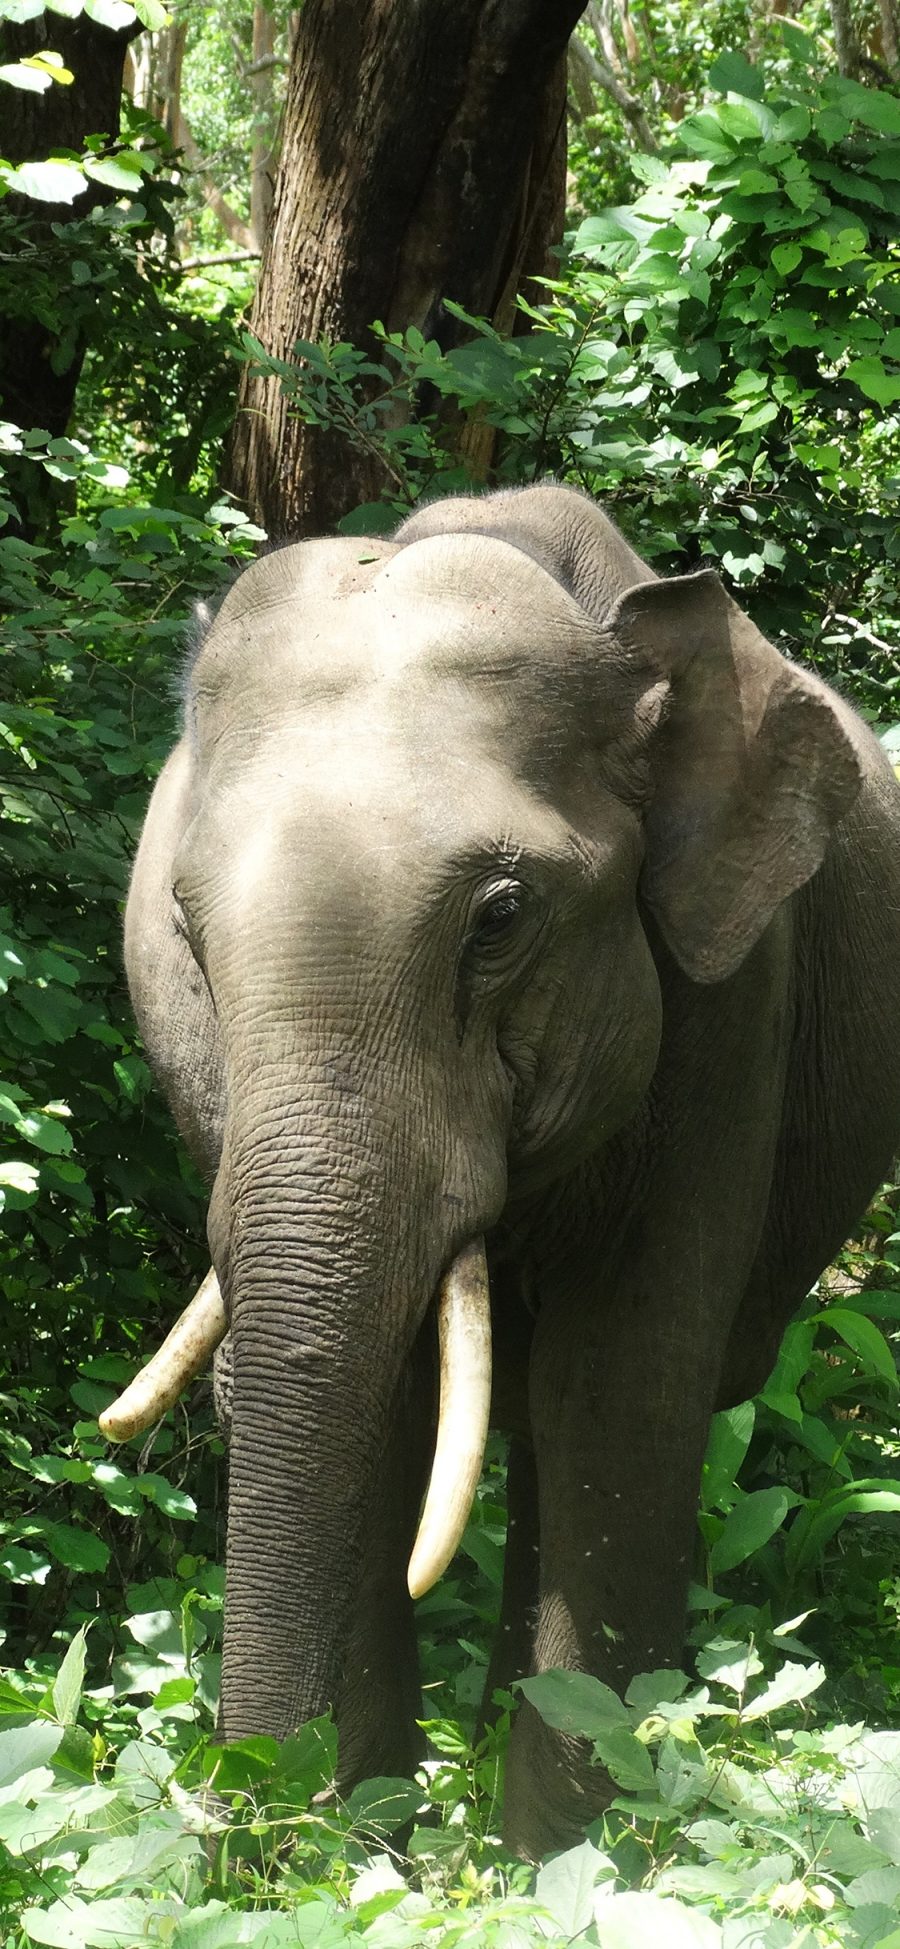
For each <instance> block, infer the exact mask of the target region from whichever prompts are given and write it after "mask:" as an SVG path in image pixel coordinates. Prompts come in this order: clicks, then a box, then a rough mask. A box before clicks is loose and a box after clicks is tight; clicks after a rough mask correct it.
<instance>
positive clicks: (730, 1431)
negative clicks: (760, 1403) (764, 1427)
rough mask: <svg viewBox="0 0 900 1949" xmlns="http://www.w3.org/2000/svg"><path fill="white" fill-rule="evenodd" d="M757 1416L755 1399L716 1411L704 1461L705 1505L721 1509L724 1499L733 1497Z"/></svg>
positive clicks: (703, 1488) (727, 1499) (703, 1487)
mask: <svg viewBox="0 0 900 1949" xmlns="http://www.w3.org/2000/svg"><path fill="white" fill-rule="evenodd" d="M755 1419H756V1409H755V1407H754V1405H753V1402H752V1401H741V1402H739V1404H738V1406H737V1407H736V1408H726V1409H725V1410H724V1411H723V1412H722V1413H721V1414H714V1415H713V1418H712V1422H711V1424H710V1430H709V1441H708V1443H707V1448H706V1460H705V1462H704V1464H703V1481H702V1491H701V1493H702V1496H703V1506H704V1509H718V1508H719V1507H720V1506H721V1504H722V1502H723V1499H724V1500H726V1501H727V1502H729V1503H730V1502H732V1501H733V1500H734V1489H733V1484H734V1478H735V1476H736V1475H737V1472H738V1469H739V1468H740V1466H741V1463H742V1461H743V1459H744V1456H745V1455H746V1453H747V1450H748V1448H749V1446H750V1440H751V1437H752V1434H753V1425H754V1422H755Z"/></svg>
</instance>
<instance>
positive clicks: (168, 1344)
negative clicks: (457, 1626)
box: [100, 1238, 491, 1597]
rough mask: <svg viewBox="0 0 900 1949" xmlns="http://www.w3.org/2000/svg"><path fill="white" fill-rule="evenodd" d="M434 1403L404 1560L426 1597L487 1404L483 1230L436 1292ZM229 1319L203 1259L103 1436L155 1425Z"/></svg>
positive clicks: (476, 1469) (471, 1489)
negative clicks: (421, 1491) (430, 1441)
mask: <svg viewBox="0 0 900 1949" xmlns="http://www.w3.org/2000/svg"><path fill="white" fill-rule="evenodd" d="M437 1314H438V1335H439V1341H440V1407H439V1413H438V1427H437V1437H436V1440H435V1449H434V1460H433V1462H432V1466H431V1476H430V1480H429V1483H428V1490H427V1493H426V1496H425V1501H424V1504H423V1507H422V1514H421V1516H420V1518H419V1527H418V1531H417V1534H416V1540H415V1542H414V1544H413V1548H412V1554H411V1556H410V1559H409V1567H408V1570H407V1584H408V1586H409V1592H410V1596H411V1597H424V1595H425V1593H426V1591H428V1590H430V1589H431V1587H432V1585H433V1584H435V1583H437V1580H438V1578H439V1577H440V1576H442V1575H443V1572H444V1571H445V1570H446V1568H447V1565H448V1563H449V1562H450V1559H451V1557H452V1556H453V1555H454V1553H455V1551H456V1549H457V1547H458V1545H459V1542H460V1539H461V1537H462V1534H463V1530H464V1529H465V1527H466V1523H467V1522H468V1519H469V1511H470V1510H471V1507H472V1502H473V1500H474V1496H475V1490H476V1488H477V1487H478V1481H479V1477H480V1475H481V1465H482V1462H483V1460H484V1445H485V1442H486V1440H487V1431H488V1418H489V1414H490V1405H491V1302H490V1288H489V1284H488V1271H487V1259H486V1257H485V1250H484V1240H483V1239H482V1238H478V1239H475V1240H473V1241H472V1243H471V1244H470V1245H466V1246H464V1247H463V1249H462V1251H461V1252H459V1253H457V1256H456V1258H455V1259H454V1261H453V1264H452V1265H451V1266H450V1267H449V1269H448V1271H447V1272H445V1273H444V1276H443V1278H442V1279H441V1282H440V1285H439V1288H438V1294H437ZM227 1329H228V1320H227V1317H226V1313H225V1303H224V1301H223V1298H222V1293H221V1290H220V1287H219V1281H218V1279H217V1277H216V1274H215V1272H214V1271H213V1270H212V1269H210V1271H209V1272H208V1273H207V1275H206V1278H205V1279H204V1280H203V1282H202V1284H201V1285H200V1286H199V1287H198V1289H197V1292H196V1293H195V1294H194V1297H193V1299H192V1300H191V1302H190V1305H189V1306H186V1307H185V1310H184V1312H183V1313H182V1314H180V1316H179V1318H178V1319H177V1320H176V1322H175V1325H174V1326H173V1328H172V1330H171V1332H170V1333H169V1334H167V1336H166V1338H165V1340H164V1341H163V1344H162V1346H161V1347H160V1348H159V1351H158V1352H157V1353H155V1354H154V1355H153V1357H152V1359H151V1360H148V1361H147V1363H146V1366H144V1367H142V1368H141V1371H140V1373H139V1374H136V1375H135V1378H134V1380H133V1381H131V1382H130V1383H129V1385H128V1386H127V1387H126V1388H125V1390H124V1393H122V1394H120V1395H119V1397H118V1399H117V1400H115V1401H113V1402H112V1403H111V1405H110V1406H109V1407H108V1408H105V1409H104V1412H103V1413H102V1414H101V1416H100V1432H101V1434H103V1435H105V1436H106V1439H107V1441H116V1442H121V1441H130V1440H131V1438H132V1436H133V1435H139V1434H142V1433H143V1431H144V1429H146V1428H152V1427H153V1425H154V1423H155V1422H157V1421H159V1420H160V1418H161V1417H162V1415H164V1414H165V1413H166V1411H167V1409H168V1408H170V1407H172V1406H173V1405H174V1403H175V1402H176V1401H177V1400H178V1399H179V1396H180V1395H181V1394H183V1393H184V1390H185V1388H186V1387H187V1386H188V1385H189V1383H190V1382H191V1381H192V1380H193V1379H194V1377H195V1375H197V1374H199V1373H200V1372H201V1371H202V1369H203V1368H204V1367H205V1366H207V1365H208V1363H209V1361H210V1360H211V1358H212V1355H213V1354H214V1352H215V1350H216V1347H217V1346H218V1345H219V1343H220V1341H221V1340H223V1339H224V1337H225V1334H226V1332H227Z"/></svg>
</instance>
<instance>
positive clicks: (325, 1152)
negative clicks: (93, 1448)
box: [104, 481, 900, 1858]
mask: <svg viewBox="0 0 900 1949" xmlns="http://www.w3.org/2000/svg"><path fill="white" fill-rule="evenodd" d="M125 955H126V967H127V974H128V981H129V985H130V991H131V996H132V999H133V1006H134V1011H135V1015H136V1018H137V1022H138V1025H139V1028H140V1031H141V1034H142V1036H143V1038H144V1041H145V1043H146V1047H147V1050H148V1052H149V1058H150V1061H151V1064H152V1067H153V1070H154V1072H155V1075H156V1077H157V1079H158V1080H159V1082H160V1084H161V1086H162V1088H163V1090H164V1091H165V1093H166V1095H167V1097H168V1100H169V1103H170V1105H171V1108H172V1111H173V1113H174V1116H175V1118H176V1120H177V1123H178V1125H179V1127H180V1129H181V1131H182V1133H183V1136H184V1138H185V1140H186V1142H187V1145H188V1147H189V1149H190V1151H191V1153H192V1155H193V1157H194V1158H195V1159H196V1161H197V1163H198V1164H199V1166H200V1168H201V1170H202V1171H203V1172H204V1174H205V1176H206V1179H207V1182H208V1184H209V1187H210V1199H209V1217H208V1240H209V1248H210V1254H211V1259H212V1265H213V1268H214V1271H213V1272H211V1274H210V1275H209V1278H208V1279H207V1280H206V1281H205V1282H204V1286H203V1288H202V1289H201V1293H200V1295H199V1296H198V1299H197V1301H196V1303H195V1304H194V1305H193V1306H192V1307H189V1308H188V1310H187V1313H186V1314H185V1315H184V1316H183V1319H182V1322H181V1323H179V1326H178V1327H176V1328H175V1329H174V1330H173V1334H172V1335H171V1336H170V1338H169V1341H168V1342H167V1343H166V1347H165V1348H164V1349H163V1351H162V1352H161V1353H160V1354H158V1355H157V1356H155V1357H154V1360H153V1361H151V1363H150V1367H149V1369H147V1370H145V1373H144V1374H143V1375H142V1376H139V1377H138V1379H137V1380H136V1381H135V1382H134V1383H133V1384H132V1387H131V1389H129V1390H128V1391H127V1392H126V1395H125V1396H123V1399H122V1401H121V1402H120V1403H118V1404H117V1405H116V1406H115V1407H113V1408H112V1409H111V1410H110V1411H109V1413H108V1415H107V1417H106V1418H105V1421H104V1425H105V1427H106V1429H107V1431H108V1432H109V1433H110V1434H111V1435H113V1436H117V1437H124V1435H126V1434H128V1433H130V1432H131V1431H132V1429H133V1428H134V1427H135V1426H137V1425H144V1424H146V1423H147V1422H148V1421H149V1422H152V1421H153V1420H154V1418H155V1417H157V1416H158V1415H159V1413H160V1412H161V1410H162V1408H163V1407H164V1406H165V1405H166V1403H167V1402H168V1401H169V1400H170V1399H171V1398H172V1397H173V1395H174V1393H176V1392H177V1390H178V1388H179V1387H181V1386H182V1385H183V1384H184V1382H185V1380H186V1379H187V1378H188V1377H189V1376H190V1375H191V1374H192V1373H193V1372H195V1371H197V1370H198V1369H199V1367H200V1366H201V1365H202V1364H203V1363H204V1361H206V1360H208V1358H209V1353H210V1350H211V1348H212V1346H213V1345H214V1344H215V1343H216V1341H217V1340H218V1339H220V1338H221V1336H222V1334H223V1333H224V1332H225V1331H226V1329H228V1331H229V1333H230V1347H231V1396H232V1399H231V1411H230V1419H231V1428H230V1448H229V1511H228V1534H227V1566H226V1599H225V1623H224V1649H223V1670H222V1697H221V1707H220V1735H221V1737H223V1738H225V1739H235V1738H240V1737H244V1736H246V1735H249V1734H255V1733H267V1734H270V1735H274V1736H275V1737H276V1738H282V1737H284V1736H286V1735H287V1734H288V1733H289V1732H290V1731H291V1730H292V1728H294V1727H296V1726H297V1725H299V1724H301V1723H302V1722H304V1721H306V1720H308V1719H309V1718H311V1717H312V1716H314V1715H317V1714H319V1713H322V1712H323V1711H325V1710H326V1709H328V1708H332V1709H333V1710H334V1712H335V1715H336V1720H337V1725H338V1733H339V1768H340V1783H341V1784H342V1785H343V1786H344V1787H346V1786H347V1785H349V1784H351V1783H352V1782H353V1781H355V1780H357V1779H359V1778H361V1777H364V1776H367V1775H373V1774H408V1773H409V1772H410V1770H411V1769H412V1768H413V1767H414V1766H415V1765H416V1763H417V1758H418V1755H419V1751H420V1748H419V1740H420V1737H421V1735H420V1733H419V1731H418V1728H417V1723H416V1721H417V1715H418V1714H419V1712H420V1704H419V1692H418V1678H417V1665H416V1643H415V1626H414V1601H413V1596H412V1595H411V1594H410V1591H411V1590H412V1591H413V1592H421V1591H422V1590H423V1589H424V1588H426V1587H427V1586H428V1584H429V1583H431V1582H432V1581H433V1580H434V1579H435V1578H436V1577H437V1576H438V1575H439V1574H440V1573H441V1570H442V1568H443V1567H444V1565H445V1564H446V1562H447V1560H448V1558H449V1555H450V1554H451V1553H452V1551H453V1548H454V1546H455V1544H456V1543H457V1542H458V1539H459V1535H460V1533H461V1530H462V1527H463V1525H464V1523H465V1520H466V1513H467V1510H468V1508H469V1505H470V1502H471V1496H472V1492H473V1487H474V1482H475V1480H476V1479H477V1474H478V1468H479V1465H480V1459H481V1454H482V1449H483V1443H484V1433H485V1428H486V1426H487V1424H488V1420H489V1419H490V1420H491V1422H492V1423H493V1424H494V1425H496V1426H499V1427H500V1428H502V1429H504V1430H506V1432H507V1433H508V1434H509V1437H510V1459H509V1508H510V1526H509V1537H508V1543H507V1549H506V1557H505V1569H504V1581H503V1590H502V1610H501V1624H500V1629H499V1632H498V1639H497V1644H496V1647H495V1651H494V1654H493V1657H492V1661H491V1666H490V1671H489V1678H488V1694H489V1695H490V1693H491V1692H492V1690H493V1688H495V1687H497V1686H501V1685H505V1686H509V1685H510V1684H512V1683H513V1681H514V1680H516V1679H517V1678H519V1677H523V1676H527V1675H528V1674H529V1673H532V1674H533V1673H535V1672H540V1671H544V1670H547V1669H550V1668H555V1667H565V1668H570V1669H573V1670H579V1671H586V1672H590V1673H593V1674H595V1675H596V1676H597V1677H599V1678H600V1679H602V1680H604V1681H606V1682H607V1683H608V1684H609V1685H611V1686H612V1687H614V1688H615V1690H616V1691H618V1692H620V1693H621V1692H622V1690H623V1689H624V1688H625V1687H626V1686H627V1684H628V1683H629V1681H630V1679H631V1678H632V1676H633V1675H634V1674H636V1673H638V1672H641V1671H646V1670H649V1669H653V1668H658V1667H661V1666H662V1667H664V1666H666V1665H673V1664H677V1663H678V1660H679V1658H680V1656H681V1654H682V1647H683V1640H684V1632H685V1617H686V1604H687V1592H688V1582H689V1577H690V1573H691V1564H692V1556H693V1551H694V1541H695V1534H696V1530H695V1524H696V1509H697V1501H698V1494H699V1484H700V1477H701V1469H702V1464H703V1457H704V1451H705V1446H706V1442H707V1438H708V1433H709V1428H710V1422H711V1417H712V1416H713V1414H714V1413H715V1412H716V1410H717V1409H719V1408H721V1407H724V1406H727V1405H731V1404H734V1403H736V1402H737V1401H739V1400H742V1399H744V1398H746V1397H748V1396H750V1395H752V1394H753V1393H754V1392H755V1391H756V1390H757V1389H758V1388H759V1387H760V1386H762V1385H763V1384H764V1382H765V1380H766V1378H767V1375H768V1374H769V1373H770V1371H771V1368H772V1366H773V1363H774V1360H775V1357H776V1354H777V1350H778V1346H779V1342H780V1338H781V1336H782V1334H783V1332H784V1329H785V1327H786V1325H787V1323H788V1321H789V1320H790V1318H791V1316H792V1314H794V1312H795V1311H796V1309H797V1308H798V1306H799V1305H800V1304H801V1303H802V1302H803V1300H804V1298H805V1296H806V1294H807V1293H808V1291H809V1290H810V1288H811V1287H812V1286H813V1284H814V1282H815V1280H816V1279H817V1278H818V1276H819V1274H820V1273H821V1272H822V1270H823V1268H824V1267H825V1266H826V1265H827V1264H828V1263H829V1261H830V1260H831V1259H832V1258H833V1256H834V1254H835V1252H836V1250H837V1249H838V1248H839V1247H840V1245H841V1244H842V1242H843V1241H844V1239H845V1238H846V1236H847V1235H848V1233H849V1232H850V1230H851V1227H852V1226H853V1225H854V1223H855V1222H856V1221H857V1219H858V1218H859V1216H860V1215H861V1213H862V1212H863V1211H864V1209H865V1207H866V1204H867V1202H868V1201H869V1199H870V1197H871V1195H872V1193H873V1191H874V1190H875V1189H876V1188H877V1187H878V1185H879V1183H880V1182H881V1181H882V1180H883V1178H884V1176H885V1175H886V1173H887V1171H888V1169H889V1167H890V1163H891V1160H892V1157H893V1156H894V1154H895V1150H896V1147H897V1143H898V1136H900V1038H898V1034H897V1015H898V998H900V785H898V783H897V780H896V779H895V777H894V775H893V772H892V770H891V768H890V766H889V765H888V763H887V762H886V760H885V757H884V755H883V752H882V750H881V747H880V746H879V744H878V742H877V740H876V738H875V737H874V736H873V735H872V734H871V732H870V731H869V729H868V728H867V727H866V725H865V724H864V723H863V722H862V720H861V719H860V718H859V717H858V716H857V715H856V714H855V712H854V711H853V709H852V708H851V707H850V705H849V704H848V703H847V702H846V700H845V699H844V698H843V697H841V696H840V695H838V694H836V693H835V692H834V691H832V690H831V689H829V688H828V687H827V686H826V684H825V683H824V682H823V681H822V680H821V679H820V678H819V676H818V675H817V674H815V673H814V672H813V670H812V669H810V668H807V667H806V666H805V665H800V664H797V663H793V662H790V661H788V660H787V659H786V658H785V657H784V656H782V655H781V654H780V653H779V652H778V651H777V650H776V649H775V648H774V647H773V646H772V645H771V644H770V643H768V642H767V641H766V640H765V639H764V637H763V636H762V635H761V634H760V632H759V631H758V630H757V629H756V628H755V626H754V625H753V624H752V622H751V621H750V620H749V619H748V618H747V616H746V615H745V614H744V613H743V612H742V610H741V609H740V608H739V607H738V606H737V605H736V604H735V602H734V601H733V600H732V599H731V598H730V597H729V596H728V595H727V594H726V592H725V590H724V589H723V587H722V584H721V583H720V581H719V579H718V577H717V576H716V574H715V573H714V572H712V571H711V570H709V569H703V570H700V571H699V572H695V573H687V574H685V575H682V576H677V577H660V576H658V575H656V574H655V573H654V571H653V570H652V569H651V568H650V567H648V565H647V564H646V563H645V562H644V561H642V560H641V559H640V558H639V557H638V555H637V554H636V553H635V552H634V551H633V550H632V548H631V547H630V545H629V544H628V542H627V541H626V540H625V539H624V537H623V536H622V534H621V533H620V532H619V531H618V529H617V528H616V527H615V526H614V525H613V523H612V522H611V520H610V519H609V518H608V517H607V516H606V515H605V514H604V513H603V512H602V511H601V510H600V509H599V508H598V507H597V506H596V505H595V504H594V503H593V502H592V501H591V500H590V499H588V498H587V497H586V496H584V495H583V494H582V493H581V492H580V491H578V490H576V489H574V488H571V487H568V486H564V485H561V484H557V483H555V482H552V481H548V482H544V483H539V484H536V485H533V486H530V487H527V488H522V489H507V490H504V491H500V492H497V493H490V494H485V495H483V496H481V497H468V498H467V497H461V498H454V499H447V500H439V501H435V502H432V503H430V504H427V505H423V506H421V507H419V508H418V509H416V510H414V511H413V513H412V514H411V515H410V516H409V517H408V518H407V519H406V520H405V521H404V522H403V523H402V525H400V526H399V527H398V528H397V530H396V532H395V533H394V534H393V536H392V537H391V538H390V539H388V538H385V537H384V536H377V537H374V538H372V539H363V540H360V539H359V538H358V537H341V538H337V539H324V540H303V541H299V542H294V543H291V544H289V545H287V546H284V547H281V548H279V549H277V550H273V551H272V552H269V553H267V554H264V555H262V556H261V557H259V558H258V559H257V560H255V561H254V562H253V564H252V565H251V566H249V567H248V568H246V569H245V570H244V571H243V572H242V573H241V574H240V575H239V576H238V578H237V579H236V581H235V582H234V583H233V585H232V586H231V588H230V589H229V591H228V593H227V594H226V596H225V598H224V601H223V602H222V604H221V606H220V608H219V610H218V613H217V614H216V616H215V617H214V619H213V620H212V621H211V622H210V623H209V625H208V627H207V628H206V630H205V633H204V634H203V637H202V641H201V642H200V645H199V648H198V649H197V650H196V652H195V654H194V657H193V661H192V663H191V667H190V670H189V673H188V676H187V678H186V687H185V707H184V728H183V732H182V735H181V737H180V740H179V742H178V744H177V746H176V748H175V750H174V751H173V753H172V755H171V756H170V758H169V760H168V762H167V764H166V766H165V768H164V770H163V772H162V774H161V776H160V778H159V780H158V783H157V785H156V788H155V790H154V792H153V796H152V800H151V804H150V808H149V812H148V815H147V820H146V824H145V827H144V830H143V835H142V838H141V841H140V847H139V850H138V854H137V859H136V863H135V867H134V873H133V878H132V882H131V890H130V894H129V898H128V903H127V911H126V921H125ZM438 1338H440V1341H441V1355H440V1359H438V1355H437V1352H436V1341H437V1339H438ZM491 1359H492V1363H493V1365H492V1376H493V1378H492V1380H491ZM438 1412H439V1423H438V1432H437V1435H435V1423H436V1420H437V1419H438ZM432 1456H434V1463H433V1468H432V1469H431V1480H430V1487H429V1489H428V1497H427V1503H426V1510H425V1516H424V1517H423V1519H422V1524H421V1527H420V1528H418V1540H416V1539H417V1525H418V1523H419V1512H420V1507H421V1504H422V1498H423V1495H424V1493H425V1490H426V1484H427V1482H428V1478H429V1468H430V1465H431V1462H432ZM411 1553H412V1566H411V1568H410V1567H409V1566H410V1557H411ZM505 1794H506V1798H505V1815H504V1822H505V1826H504V1832H505V1835H506V1838H507V1840H508V1842H509V1844H510V1846H511V1847H512V1848H513V1849H514V1850H517V1851H518V1852H519V1853H520V1854H521V1855H523V1856H525V1857H526V1858H538V1857H540V1856H541V1854H543V1853H544V1852H545V1851H547V1850H548V1849H552V1848H558V1847H562V1846H566V1845H569V1844H571V1843H572V1842H573V1841H574V1840H575V1839H577V1838H578V1837H579V1836H580V1835H581V1834H582V1833H583V1831H584V1826H585V1824H586V1823H587V1822H588V1821H589V1820H590V1819H591V1818H592V1817H593V1816H595V1815H596V1814H597V1812H598V1810H601V1809H602V1808H603V1806H604V1804H606V1800H607V1799H608V1794H609V1785H608V1782H605V1780H604V1777H603V1775H602V1773H600V1772H599V1771H598V1769H597V1768H596V1767H594V1766H593V1765H592V1764H591V1759H590V1753H589V1751H588V1748H587V1746H586V1743H585V1742H584V1741H583V1740H580V1739H577V1738H573V1737H569V1736H567V1735H563V1734H561V1733H559V1732H555V1731H552V1730H551V1729H550V1728H549V1727H548V1726H547V1725H546V1724H545V1723H544V1721H543V1720H542V1719H541V1718H540V1716H539V1715H538V1713H537V1712H536V1711H535V1710H534V1709H533V1707H532V1706H531V1705H530V1704H528V1703H527V1702H523V1703H522V1704H521V1706H520V1708H519V1710H518V1712H517V1713H516V1715H515V1717H514V1723H513V1728H512V1733H511V1738H510V1746H509V1755H508V1762H507V1772H506V1790H505Z"/></svg>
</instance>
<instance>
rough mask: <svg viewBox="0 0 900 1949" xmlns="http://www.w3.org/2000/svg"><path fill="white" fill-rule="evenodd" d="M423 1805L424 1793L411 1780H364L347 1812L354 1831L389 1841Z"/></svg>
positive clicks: (353, 1793)
mask: <svg viewBox="0 0 900 1949" xmlns="http://www.w3.org/2000/svg"><path fill="white" fill-rule="evenodd" d="M293 1777H294V1776H293V1771H291V1778H292V1779H293ZM321 1784H322V1785H324V1784H325V1782H324V1781H322V1782H321ZM316 1791H318V1787H317V1788H316ZM421 1804H422V1790H421V1788H420V1787H417V1786H414V1785H413V1782H412V1781H411V1780H394V1779H374V1780H362V1781H360V1784H359V1786H357V1787H354V1789H353V1792H352V1793H351V1795H350V1798H349V1800H348V1802H347V1812H348V1814H349V1816H350V1819H351V1821H352V1822H353V1825H354V1827H356V1828H359V1829H360V1830H362V1832H364V1833H365V1834H367V1835H369V1834H382V1835H384V1836H385V1837H386V1836H388V1835H390V1834H392V1833H394V1831H395V1829H396V1828H398V1827H401V1826H402V1825H403V1823H404V1821H408V1820H412V1817H413V1815H414V1814H415V1813H416V1812H417V1810H418V1809H419V1807H420V1806H421Z"/></svg>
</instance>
